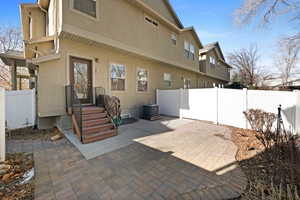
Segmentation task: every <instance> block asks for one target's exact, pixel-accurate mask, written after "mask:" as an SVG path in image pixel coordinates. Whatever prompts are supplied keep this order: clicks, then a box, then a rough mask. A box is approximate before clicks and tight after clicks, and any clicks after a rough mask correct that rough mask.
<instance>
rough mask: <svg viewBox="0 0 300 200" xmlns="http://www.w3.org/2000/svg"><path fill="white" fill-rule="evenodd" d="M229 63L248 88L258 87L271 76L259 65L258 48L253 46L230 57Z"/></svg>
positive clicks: (231, 54)
mask: <svg viewBox="0 0 300 200" xmlns="http://www.w3.org/2000/svg"><path fill="white" fill-rule="evenodd" d="M228 60H229V63H230V64H231V65H232V66H233V67H234V68H235V69H236V73H237V75H236V76H237V77H239V79H240V82H241V83H242V84H244V85H246V86H258V85H259V83H260V82H261V81H263V80H266V79H268V78H270V75H269V74H268V73H266V72H265V71H264V70H263V67H262V66H259V65H258V62H259V54H258V50H257V47H256V46H254V45H251V46H250V47H249V49H240V50H238V51H235V52H233V53H230V54H229V55H228Z"/></svg>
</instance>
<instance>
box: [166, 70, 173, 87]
mask: <svg viewBox="0 0 300 200" xmlns="http://www.w3.org/2000/svg"><path fill="white" fill-rule="evenodd" d="M164 83H165V85H166V87H172V75H171V74H169V73H164Z"/></svg>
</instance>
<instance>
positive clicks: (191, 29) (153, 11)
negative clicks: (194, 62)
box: [128, 0, 203, 48]
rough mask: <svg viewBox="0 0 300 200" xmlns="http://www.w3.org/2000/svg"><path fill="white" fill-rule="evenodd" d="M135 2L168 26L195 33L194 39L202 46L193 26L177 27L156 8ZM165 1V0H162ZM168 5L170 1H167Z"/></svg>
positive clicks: (138, 0) (179, 30)
mask: <svg viewBox="0 0 300 200" xmlns="http://www.w3.org/2000/svg"><path fill="white" fill-rule="evenodd" d="M128 1H130V2H133V1H132V0H128ZM134 1H135V2H136V3H138V5H139V6H142V7H143V8H145V9H146V10H148V11H150V12H151V13H152V14H153V15H156V16H157V17H158V18H160V20H162V21H164V22H165V23H166V24H168V25H169V26H171V27H172V28H173V29H175V30H176V31H177V32H178V33H181V32H185V31H192V32H193V34H194V35H195V38H196V41H197V42H198V44H199V46H200V47H201V48H202V47H203V44H202V43H201V40H200V39H199V36H198V34H197V32H196V30H195V28H194V27H193V26H191V27H186V28H184V27H183V26H182V28H178V26H177V25H175V24H174V23H172V22H170V20H168V19H166V18H165V17H164V16H162V15H161V14H159V13H158V12H157V11H156V10H154V9H152V8H151V7H150V6H148V5H147V4H146V3H144V2H142V1H141V0H134ZM164 1H165V0H164ZM169 5H170V3H169ZM174 12H175V11H174Z"/></svg>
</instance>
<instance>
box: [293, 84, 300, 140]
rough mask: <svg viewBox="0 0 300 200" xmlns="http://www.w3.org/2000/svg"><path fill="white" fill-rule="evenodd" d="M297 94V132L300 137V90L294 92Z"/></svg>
mask: <svg viewBox="0 0 300 200" xmlns="http://www.w3.org/2000/svg"><path fill="white" fill-rule="evenodd" d="M293 92H294V93H295V98H296V102H295V132H296V134H298V135H300V90H294V91H293Z"/></svg>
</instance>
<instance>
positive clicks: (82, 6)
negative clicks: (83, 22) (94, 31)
mask: <svg viewBox="0 0 300 200" xmlns="http://www.w3.org/2000/svg"><path fill="white" fill-rule="evenodd" d="M73 8H74V9H75V10H78V11H80V12H82V13H84V14H86V15H89V16H91V17H94V18H96V17H97V0H73Z"/></svg>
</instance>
